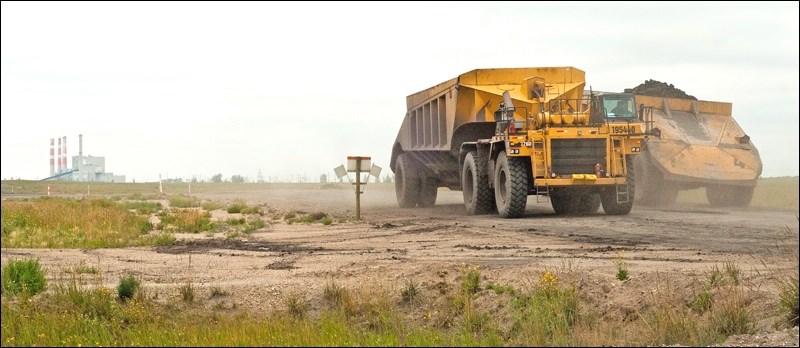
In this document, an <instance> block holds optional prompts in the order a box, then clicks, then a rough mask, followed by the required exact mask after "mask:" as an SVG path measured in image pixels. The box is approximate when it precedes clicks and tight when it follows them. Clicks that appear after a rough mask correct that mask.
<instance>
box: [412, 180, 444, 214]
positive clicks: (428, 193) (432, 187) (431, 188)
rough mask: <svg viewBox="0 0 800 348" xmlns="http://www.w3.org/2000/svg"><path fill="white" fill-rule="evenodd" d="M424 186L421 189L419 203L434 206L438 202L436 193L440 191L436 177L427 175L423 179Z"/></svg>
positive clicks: (423, 205)
mask: <svg viewBox="0 0 800 348" xmlns="http://www.w3.org/2000/svg"><path fill="white" fill-rule="evenodd" d="M421 183H422V187H421V188H420V191H419V200H418V201H417V205H418V206H420V207H432V206H434V205H435V204H436V195H437V194H438V193H439V185H438V182H437V181H436V179H433V178H431V177H425V178H422V180H421Z"/></svg>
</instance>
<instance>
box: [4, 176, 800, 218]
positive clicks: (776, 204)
mask: <svg viewBox="0 0 800 348" xmlns="http://www.w3.org/2000/svg"><path fill="white" fill-rule="evenodd" d="M325 185H327V187H339V186H343V187H344V188H348V186H349V185H348V184H320V183H303V184H288V183H192V184H189V183H180V184H176V183H169V184H163V186H162V190H163V192H164V194H166V195H175V194H188V193H189V192H190V190H191V193H208V192H232V193H235V192H246V191H255V190H270V189H297V190H304V189H307V190H315V189H319V188H320V187H323V186H325ZM369 185H370V188H371V189H372V190H375V189H380V190H393V189H394V184H391V183H389V184H382V183H381V184H376V183H370V184H369ZM48 186H49V187H50V192H51V194H52V195H87V194H88V195H104V196H119V197H120V198H129V199H136V197H143V198H152V197H157V196H158V195H159V193H160V191H159V185H158V183H154V182H149V183H135V184H134V183H85V182H66V181H64V182H62V181H30V180H10V181H9V180H6V181H2V183H0V193H2V195H3V196H5V197H11V196H13V195H47V189H48ZM798 196H800V191H799V190H798V177H797V176H792V177H776V178H761V179H759V181H758V185H756V189H755V192H754V193H753V201H752V202H751V203H750V206H752V207H759V208H769V209H782V210H798ZM678 202H682V203H693V204H708V200H707V199H706V194H705V189H703V188H700V189H695V190H685V191H681V192H680V194H679V195H678Z"/></svg>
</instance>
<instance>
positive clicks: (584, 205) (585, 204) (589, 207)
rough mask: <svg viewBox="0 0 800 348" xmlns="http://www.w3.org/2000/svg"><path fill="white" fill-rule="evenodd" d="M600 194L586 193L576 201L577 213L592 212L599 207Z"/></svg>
mask: <svg viewBox="0 0 800 348" xmlns="http://www.w3.org/2000/svg"><path fill="white" fill-rule="evenodd" d="M600 204H601V200H600V195H598V194H597V193H586V194H584V195H582V196H581V197H580V200H579V201H578V214H594V213H596V212H597V211H598V210H599V209H600Z"/></svg>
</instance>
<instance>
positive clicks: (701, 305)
mask: <svg viewBox="0 0 800 348" xmlns="http://www.w3.org/2000/svg"><path fill="white" fill-rule="evenodd" d="M712 304H713V296H712V295H711V292H709V291H708V290H706V289H703V290H702V291H700V293H699V294H697V296H696V297H695V298H694V301H692V304H691V308H692V310H694V311H695V312H697V313H704V312H705V311H707V310H708V309H710V308H711V305H712Z"/></svg>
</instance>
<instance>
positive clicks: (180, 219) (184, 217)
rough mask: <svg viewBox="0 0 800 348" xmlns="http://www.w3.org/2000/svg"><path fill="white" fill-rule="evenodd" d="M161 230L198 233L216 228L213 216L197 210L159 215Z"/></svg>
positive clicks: (172, 210)
mask: <svg viewBox="0 0 800 348" xmlns="http://www.w3.org/2000/svg"><path fill="white" fill-rule="evenodd" d="M158 216H159V218H160V219H161V229H163V230H165V231H169V232H173V231H174V232H190V233H198V232H204V231H210V230H211V229H213V228H214V224H213V223H212V222H211V214H210V213H208V212H204V211H202V210H196V209H169V210H168V211H162V212H161V213H160V214H159V215H158Z"/></svg>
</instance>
